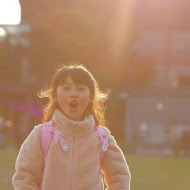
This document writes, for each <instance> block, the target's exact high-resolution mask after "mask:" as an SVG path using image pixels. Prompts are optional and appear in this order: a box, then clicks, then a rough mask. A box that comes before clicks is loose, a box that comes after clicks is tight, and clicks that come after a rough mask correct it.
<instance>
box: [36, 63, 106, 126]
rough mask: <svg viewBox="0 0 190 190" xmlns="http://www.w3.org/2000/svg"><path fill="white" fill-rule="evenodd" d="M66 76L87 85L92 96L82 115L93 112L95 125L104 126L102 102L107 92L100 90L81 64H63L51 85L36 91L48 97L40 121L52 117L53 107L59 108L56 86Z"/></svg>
mask: <svg viewBox="0 0 190 190" xmlns="http://www.w3.org/2000/svg"><path fill="white" fill-rule="evenodd" d="M67 76H71V78H72V80H73V81H74V83H76V84H84V85H87V86H88V88H89V90H90V93H91V95H92V98H93V102H92V103H89V105H88V107H87V109H86V111H85V113H84V116H86V115H88V114H93V115H94V118H95V122H96V125H100V126H105V105H104V102H105V100H106V99H107V97H108V92H107V93H105V92H102V91H101V90H100V88H99V85H98V83H97V81H96V80H95V78H94V77H93V76H92V74H91V73H90V72H89V71H88V70H87V69H86V68H85V67H84V66H83V65H81V64H69V65H63V66H62V67H61V68H59V69H58V70H57V71H56V72H55V75H54V76H53V78H52V81H51V85H50V87H49V88H48V89H46V90H42V91H41V92H40V93H38V96H39V97H40V98H44V97H46V98H48V104H47V105H46V107H45V108H44V110H43V118H42V122H43V123H44V122H47V121H50V120H51V119H52V116H53V113H54V111H55V109H60V106H59V104H58V103H57V101H56V100H55V96H56V90H57V87H58V86H59V85H60V84H62V83H63V82H64V81H65V79H66V77H67Z"/></svg>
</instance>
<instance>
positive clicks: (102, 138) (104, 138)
mask: <svg viewBox="0 0 190 190" xmlns="http://www.w3.org/2000/svg"><path fill="white" fill-rule="evenodd" d="M95 130H96V131H97V132H98V137H99V145H100V147H101V152H100V162H102V160H103V158H104V154H105V152H106V151H107V149H108V146H109V144H108V134H107V132H106V129H104V128H103V127H100V126H96V127H95Z"/></svg>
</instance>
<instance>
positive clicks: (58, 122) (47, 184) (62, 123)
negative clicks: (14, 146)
mask: <svg viewBox="0 0 190 190" xmlns="http://www.w3.org/2000/svg"><path fill="white" fill-rule="evenodd" d="M53 120H54V122H55V126H54V127H55V128H56V129H58V130H60V131H62V132H63V135H64V139H65V140H66V141H67V143H68V146H69V150H68V151H66V152H64V151H63V150H62V148H61V146H60V144H59V143H58V144H56V143H55V142H54V140H53V139H52V142H51V145H50V148H49V152H48V156H47V159H46V162H45V165H44V158H43V155H42V152H41V147H40V140H41V139H40V129H41V127H40V125H39V126H36V127H35V128H34V129H33V131H32V132H31V134H30V135H29V136H28V138H27V139H26V140H25V142H24V143H23V145H22V146H21V149H20V152H19V155H18V157H17V160H16V172H15V174H14V176H13V185H14V188H15V190H102V189H103V183H102V173H101V170H102V172H103V174H104V176H105V180H106V183H107V185H108V190H129V189H130V172H129V168H128V166H127V163H126V160H125V158H124V156H123V153H122V151H121V150H120V148H119V147H118V146H117V144H116V141H115V140H114V138H113V136H111V135H110V134H109V148H108V150H107V152H106V153H105V155H104V159H103V161H102V164H101V163H100V147H99V140H98V133H97V132H96V131H95V130H94V125H95V123H94V117H93V116H92V115H89V116H88V117H86V118H85V119H84V120H83V121H81V122H76V121H73V120H71V119H69V118H67V117H66V116H64V115H63V114H62V112H60V111H58V110H56V111H55V112H54V115H53Z"/></svg>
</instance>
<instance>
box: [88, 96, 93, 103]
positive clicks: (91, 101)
mask: <svg viewBox="0 0 190 190" xmlns="http://www.w3.org/2000/svg"><path fill="white" fill-rule="evenodd" d="M93 100H94V98H93V96H92V95H90V99H89V102H90V103H93Z"/></svg>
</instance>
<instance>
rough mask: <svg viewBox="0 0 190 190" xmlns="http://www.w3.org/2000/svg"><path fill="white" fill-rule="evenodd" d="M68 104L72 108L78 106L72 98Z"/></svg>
mask: <svg viewBox="0 0 190 190" xmlns="http://www.w3.org/2000/svg"><path fill="white" fill-rule="evenodd" d="M69 106H70V107H71V108H73V109H74V108H76V107H77V106H78V103H77V101H76V100H72V101H71V102H70V103H69Z"/></svg>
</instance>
